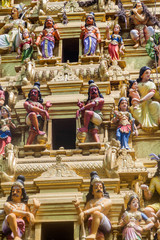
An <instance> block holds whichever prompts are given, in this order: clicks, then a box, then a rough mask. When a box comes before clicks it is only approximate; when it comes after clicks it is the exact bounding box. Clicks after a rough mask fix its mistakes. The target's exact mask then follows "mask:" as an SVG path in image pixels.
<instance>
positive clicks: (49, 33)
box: [35, 17, 60, 58]
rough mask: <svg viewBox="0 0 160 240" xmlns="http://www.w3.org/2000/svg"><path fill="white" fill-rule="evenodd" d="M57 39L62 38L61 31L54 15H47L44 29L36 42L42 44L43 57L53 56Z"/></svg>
mask: <svg viewBox="0 0 160 240" xmlns="http://www.w3.org/2000/svg"><path fill="white" fill-rule="evenodd" d="M55 39H57V40H60V35H59V31H58V28H57V25H56V24H54V21H53V19H52V17H47V18H46V20H45V23H44V28H43V31H42V32H41V33H40V35H39V36H38V38H37V41H36V42H35V44H36V45H37V46H38V45H40V41H41V49H42V57H43V58H52V57H53V49H54V48H55Z"/></svg>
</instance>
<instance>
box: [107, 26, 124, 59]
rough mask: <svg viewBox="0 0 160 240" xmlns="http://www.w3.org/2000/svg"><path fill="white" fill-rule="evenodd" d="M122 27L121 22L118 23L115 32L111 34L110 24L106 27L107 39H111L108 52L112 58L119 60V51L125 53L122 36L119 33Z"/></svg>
mask: <svg viewBox="0 0 160 240" xmlns="http://www.w3.org/2000/svg"><path fill="white" fill-rule="evenodd" d="M120 30H121V28H120V25H119V24H116V25H115V26H114V29H113V33H112V35H111V36H110V35H109V26H107V27H106V33H107V39H108V40H109V39H110V40H111V42H110V43H109V46H108V52H109V54H110V56H111V59H112V60H119V53H120V54H122V55H123V54H124V52H123V50H124V43H123V39H122V37H121V36H120V35H119V32H120Z"/></svg>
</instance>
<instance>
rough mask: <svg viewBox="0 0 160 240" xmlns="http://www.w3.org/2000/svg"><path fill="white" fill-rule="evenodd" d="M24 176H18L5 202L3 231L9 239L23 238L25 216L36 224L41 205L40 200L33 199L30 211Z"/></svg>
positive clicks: (19, 239)
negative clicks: (36, 216)
mask: <svg viewBox="0 0 160 240" xmlns="http://www.w3.org/2000/svg"><path fill="white" fill-rule="evenodd" d="M24 181H25V178H24V176H22V175H20V176H18V177H17V180H16V182H14V183H13V185H12V187H11V191H10V195H9V196H8V198H7V201H6V202H5V204H4V211H5V214H6V217H5V220H4V221H3V224H2V231H3V233H4V235H5V236H6V238H7V239H8V240H10V239H14V240H21V239H22V236H23V234H24V232H25V221H24V218H26V219H27V221H28V222H29V223H30V224H34V222H35V215H36V213H37V210H38V209H39V207H40V203H39V201H38V200H36V199H34V200H33V209H32V211H30V209H29V207H28V205H27V202H28V196H27V194H26V191H25V188H24Z"/></svg>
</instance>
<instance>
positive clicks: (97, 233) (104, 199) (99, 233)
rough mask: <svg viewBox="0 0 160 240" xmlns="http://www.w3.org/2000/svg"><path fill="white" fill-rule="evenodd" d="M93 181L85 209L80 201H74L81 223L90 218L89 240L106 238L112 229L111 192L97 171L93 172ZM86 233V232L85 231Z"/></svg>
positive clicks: (103, 239)
mask: <svg viewBox="0 0 160 240" xmlns="http://www.w3.org/2000/svg"><path fill="white" fill-rule="evenodd" d="M90 175H91V182H90V188H89V193H88V194H87V197H86V198H87V201H86V205H85V208H84V210H82V209H81V208H80V206H79V204H80V203H79V202H78V201H77V200H76V201H73V203H74V205H75V207H76V210H77V213H78V215H79V220H80V224H82V225H84V221H85V220H88V226H89V235H88V236H87V237H86V238H85V239H87V240H95V239H96V240H105V235H106V234H107V233H109V232H110V231H111V223H110V221H109V219H108V217H107V214H108V212H109V210H110V208H111V206H112V201H111V200H110V198H109V194H108V193H107V192H106V189H105V186H104V183H103V182H102V180H101V179H100V178H99V176H98V174H97V172H95V171H94V172H91V174H90ZM83 234H85V233H83Z"/></svg>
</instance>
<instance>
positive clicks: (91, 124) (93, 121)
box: [77, 80, 104, 142]
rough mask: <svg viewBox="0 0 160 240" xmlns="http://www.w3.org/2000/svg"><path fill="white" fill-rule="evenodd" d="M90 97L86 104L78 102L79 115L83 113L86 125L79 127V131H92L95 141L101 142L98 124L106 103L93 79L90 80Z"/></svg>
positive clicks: (100, 121)
mask: <svg viewBox="0 0 160 240" xmlns="http://www.w3.org/2000/svg"><path fill="white" fill-rule="evenodd" d="M89 84H90V85H89V89H88V99H87V102H86V104H85V105H84V104H83V103H82V102H78V106H79V108H80V109H79V110H78V113H77V115H79V114H80V113H82V116H83V118H84V127H82V128H79V129H78V131H79V132H88V130H90V131H91V134H92V136H93V139H94V141H95V142H99V136H98V126H99V125H100V124H101V123H102V112H101V110H102V108H103V105H104V98H103V96H102V94H101V93H100V91H99V88H98V86H97V85H96V84H95V83H94V81H93V80H90V81H89Z"/></svg>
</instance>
